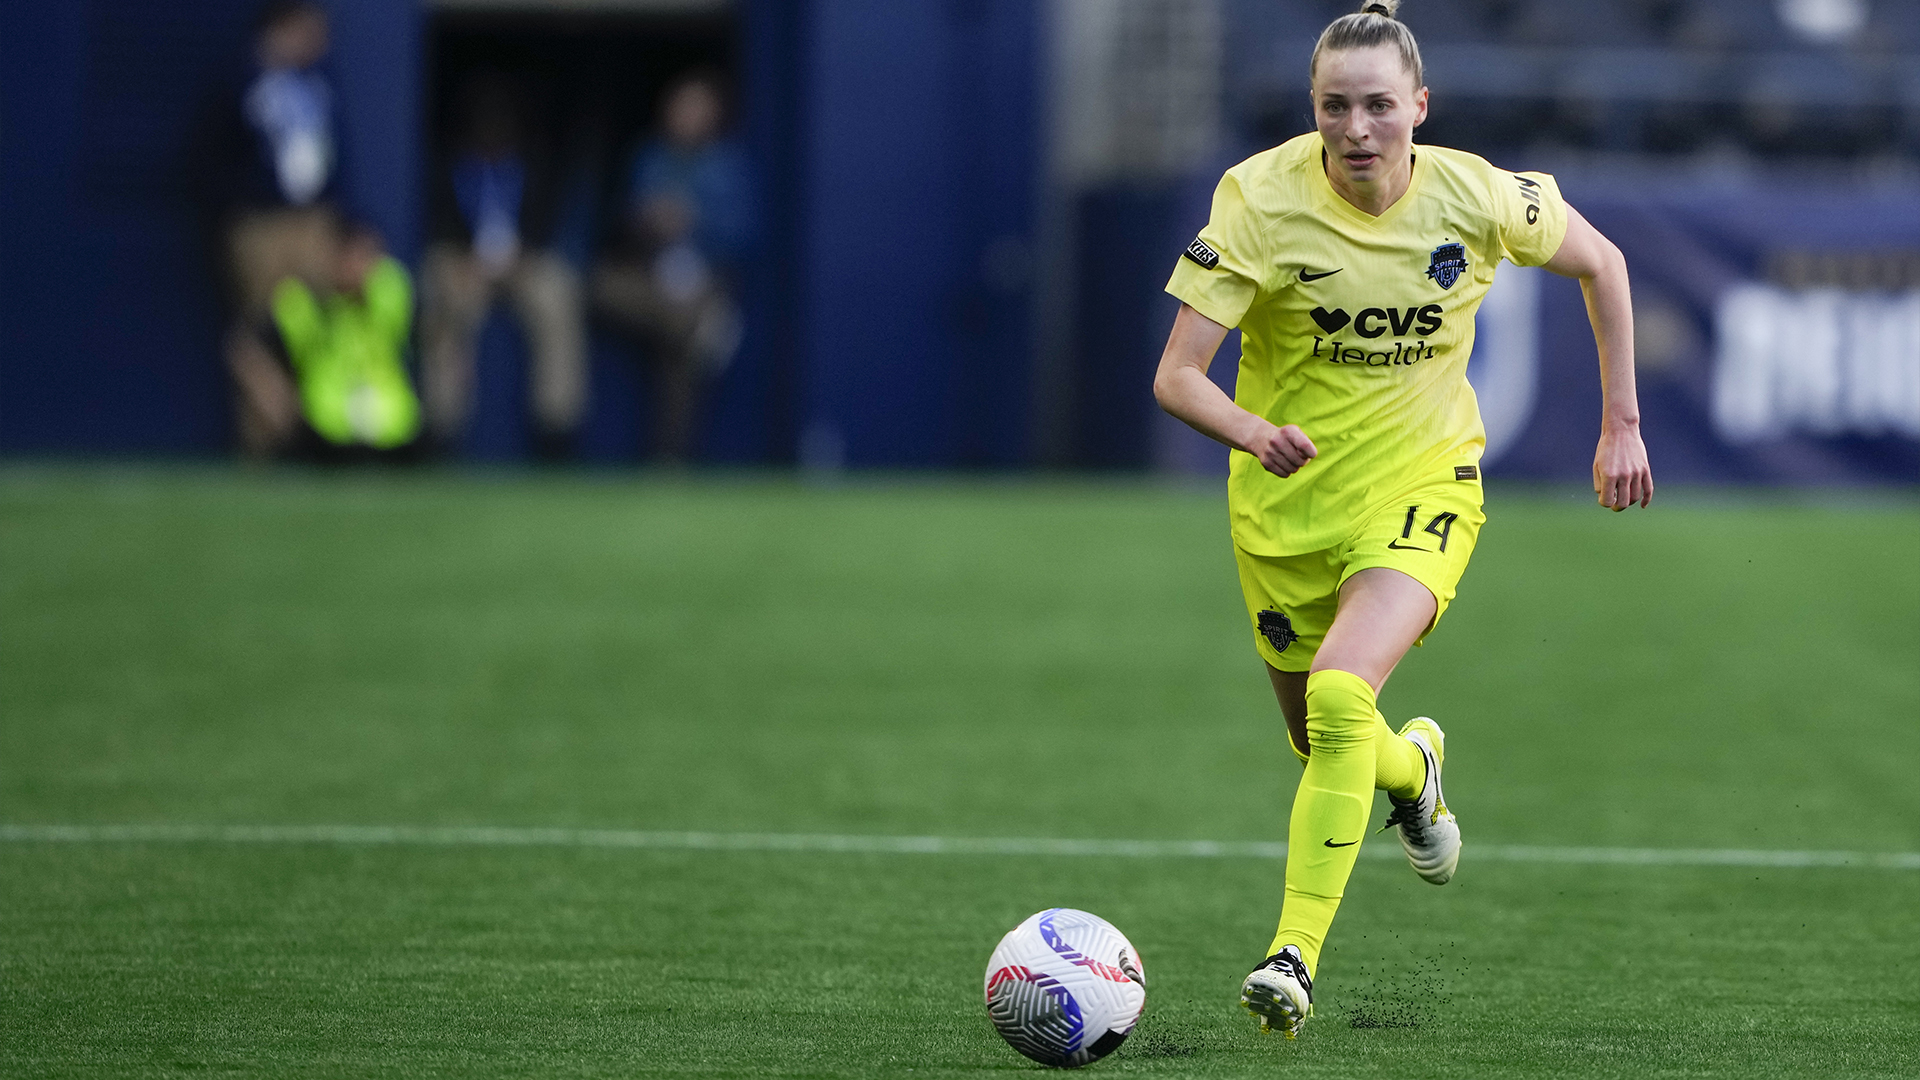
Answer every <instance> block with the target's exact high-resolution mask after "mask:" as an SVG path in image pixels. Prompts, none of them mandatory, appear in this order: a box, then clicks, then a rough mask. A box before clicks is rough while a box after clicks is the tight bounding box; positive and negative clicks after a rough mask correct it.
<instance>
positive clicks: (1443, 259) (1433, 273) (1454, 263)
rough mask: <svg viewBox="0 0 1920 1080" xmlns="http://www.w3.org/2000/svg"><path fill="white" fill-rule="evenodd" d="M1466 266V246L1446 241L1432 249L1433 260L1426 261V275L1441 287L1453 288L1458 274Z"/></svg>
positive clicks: (1458, 277) (1458, 278) (1458, 276)
mask: <svg viewBox="0 0 1920 1080" xmlns="http://www.w3.org/2000/svg"><path fill="white" fill-rule="evenodd" d="M1466 268H1467V246H1466V245H1465V244H1454V243H1447V244H1441V245H1440V246H1439V247H1437V248H1434V249H1433V260H1432V261H1431V262H1429V263H1427V276H1428V277H1430V278H1432V279H1433V280H1434V281H1435V282H1436V283H1438V284H1439V286H1440V287H1441V288H1443V289H1451V288H1453V283H1454V282H1456V281H1459V280H1460V275H1461V273H1463V272H1464V271H1465V270H1466Z"/></svg>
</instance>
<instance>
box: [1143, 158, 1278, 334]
mask: <svg viewBox="0 0 1920 1080" xmlns="http://www.w3.org/2000/svg"><path fill="white" fill-rule="evenodd" d="M1262 243H1263V237H1262V235H1261V232H1260V229H1259V228H1258V226H1257V225H1256V223H1255V221H1254V219H1253V213H1252V211H1250V210H1249V209H1248V208H1247V201H1246V197H1245V195H1244V194H1243V193H1242V192H1241V190H1240V181H1239V180H1237V179H1235V178H1234V175H1233V174H1232V173H1228V174H1227V175H1225V176H1223V177H1221V178H1220V186H1219V187H1217V188H1215V189H1214V191H1213V217H1212V219H1211V220H1209V221H1208V222H1207V227H1206V228H1204V229H1202V230H1200V235H1199V237H1198V238H1196V239H1195V240H1194V242H1193V243H1192V244H1191V245H1189V246H1188V248H1187V250H1186V251H1185V252H1184V253H1183V254H1182V255H1181V256H1180V261H1179V262H1177V263H1175V264H1174V267H1173V276H1172V277H1171V278H1168V279H1167V291H1168V292H1170V293H1172V294H1173V295H1175V296H1177V297H1179V298H1180V299H1181V300H1182V301H1185V302H1186V303H1187V304H1190V305H1192V307H1193V309H1194V310H1195V311H1198V312H1199V313H1200V314H1202V315H1205V316H1206V317H1207V318H1209V319H1212V320H1213V321H1214V322H1217V323H1219V324H1220V325H1221V326H1225V327H1235V326H1238V325H1240V319H1241V317H1242V316H1244V315H1245V314H1246V313H1247V309H1248V308H1250V307H1252V306H1253V301H1254V297H1255V296H1256V295H1258V293H1259V292H1260V283H1261V268H1262V267H1264V266H1267V265H1268V262H1269V260H1268V259H1267V258H1266V257H1265V255H1264V254H1263V251H1262Z"/></svg>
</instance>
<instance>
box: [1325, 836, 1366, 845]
mask: <svg viewBox="0 0 1920 1080" xmlns="http://www.w3.org/2000/svg"><path fill="white" fill-rule="evenodd" d="M1359 842H1360V841H1358V840H1349V841H1347V842H1346V843H1344V844H1336V843H1334V842H1333V837H1331V836H1329V837H1327V846H1328V847H1352V846H1353V845H1355V844H1357V843H1359Z"/></svg>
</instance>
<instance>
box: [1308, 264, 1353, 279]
mask: <svg viewBox="0 0 1920 1080" xmlns="http://www.w3.org/2000/svg"><path fill="white" fill-rule="evenodd" d="M1345 269H1346V267H1344V266H1343V267H1341V268H1340V270H1345ZM1340 270H1328V271H1326V272H1325V273H1321V274H1316V273H1314V272H1313V271H1311V270H1302V271H1300V280H1301V281H1319V280H1320V279H1321V278H1323V277H1332V276H1333V275H1335V274H1337V273H1339V272H1340Z"/></svg>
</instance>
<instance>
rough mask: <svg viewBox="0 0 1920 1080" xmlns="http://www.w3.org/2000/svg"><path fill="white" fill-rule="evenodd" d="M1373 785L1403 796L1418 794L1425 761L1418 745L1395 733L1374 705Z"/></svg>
mask: <svg viewBox="0 0 1920 1080" xmlns="http://www.w3.org/2000/svg"><path fill="white" fill-rule="evenodd" d="M1373 786H1374V787H1376V788H1379V789H1380V790H1381V791H1384V792H1386V793H1388V794H1389V795H1398V796H1400V797H1401V798H1403V799H1412V798H1416V797H1418V796H1419V794H1420V792H1421V791H1423V790H1424V789H1425V788H1426V786H1427V761H1426V759H1425V758H1423V757H1421V756H1420V748H1419V747H1417V746H1415V745H1413V742H1412V740H1410V739H1408V738H1407V737H1406V736H1404V735H1398V734H1395V733H1394V730H1393V729H1392V728H1390V727H1388V726H1387V718H1386V717H1384V716H1381V715H1380V711H1379V710H1378V709H1375V710H1374V713H1373Z"/></svg>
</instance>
